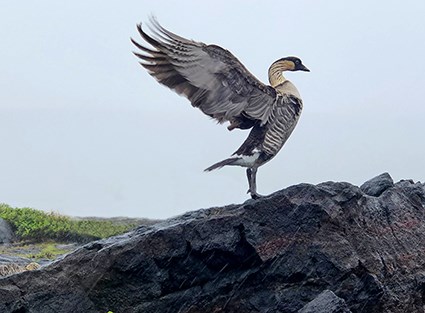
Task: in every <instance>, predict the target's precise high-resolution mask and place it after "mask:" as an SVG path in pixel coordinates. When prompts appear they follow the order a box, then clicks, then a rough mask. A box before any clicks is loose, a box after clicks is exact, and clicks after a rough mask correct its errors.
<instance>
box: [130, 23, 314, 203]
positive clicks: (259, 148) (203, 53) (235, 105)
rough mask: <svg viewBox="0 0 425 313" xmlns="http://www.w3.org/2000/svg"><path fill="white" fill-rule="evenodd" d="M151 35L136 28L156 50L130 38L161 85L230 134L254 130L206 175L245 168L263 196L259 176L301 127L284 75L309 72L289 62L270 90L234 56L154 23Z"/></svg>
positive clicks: (297, 100)
mask: <svg viewBox="0 0 425 313" xmlns="http://www.w3.org/2000/svg"><path fill="white" fill-rule="evenodd" d="M151 24H152V26H153V27H151V28H150V30H151V31H150V32H151V35H148V34H147V33H146V32H145V31H144V30H143V29H142V25H141V24H139V25H137V29H138V31H139V33H140V35H141V36H142V38H143V39H144V40H145V41H146V43H148V44H149V45H150V46H151V47H146V46H144V45H141V44H139V43H137V42H136V41H135V40H133V39H131V41H132V42H133V44H134V45H135V46H136V47H137V48H139V49H140V50H141V51H140V52H141V53H138V52H135V53H134V54H135V55H136V56H137V57H138V58H140V59H141V60H142V62H140V64H141V65H142V66H143V67H144V68H145V69H147V71H148V72H149V74H150V75H152V76H153V77H154V78H155V79H156V80H157V81H158V82H159V83H161V84H163V85H165V86H167V87H169V88H171V89H172V90H174V91H175V92H177V93H178V94H180V95H182V96H185V97H186V98H188V99H189V100H190V102H191V103H192V106H193V107H196V108H199V109H200V110H201V111H202V112H203V113H205V114H206V115H208V116H210V117H212V118H213V119H215V120H217V121H218V122H219V123H224V122H229V123H230V125H229V126H228V129H229V130H233V129H235V128H239V129H251V131H250V133H249V135H248V138H247V139H246V140H245V142H244V143H243V144H242V145H241V146H240V148H239V149H238V150H237V151H236V152H235V153H234V154H233V155H232V156H231V157H230V158H228V159H225V160H223V161H220V162H218V163H216V164H214V165H212V166H210V167H208V168H207V169H206V170H205V171H211V170H214V169H218V168H221V167H223V166H225V165H238V166H242V167H246V168H247V170H246V173H247V176H248V184H249V189H248V193H250V194H251V197H252V198H254V199H256V198H258V197H259V194H258V193H257V187H256V174H257V169H258V167H259V166H261V165H263V164H264V163H266V162H268V161H270V160H271V159H272V158H273V157H274V156H275V155H276V154H277V153H278V152H279V150H280V149H281V148H282V146H283V145H284V143H285V142H286V140H287V139H288V137H289V136H290V135H291V133H292V131H293V130H294V128H295V125H296V124H297V122H298V119H299V117H300V114H301V110H302V106H303V104H302V100H301V97H300V94H299V93H298V90H297V88H296V87H295V86H294V85H293V84H292V83H291V82H290V81H289V80H287V79H286V78H285V77H284V76H283V72H284V71H307V72H309V69H308V68H307V67H305V66H304V65H303V64H302V62H301V60H300V59H299V58H297V57H285V58H282V59H279V60H277V61H275V62H274V63H273V64H272V65H271V66H270V68H269V73H268V75H269V82H270V86H268V85H265V84H263V83H262V82H261V81H259V80H258V79H257V78H256V77H255V76H254V75H252V74H251V73H250V72H249V71H248V70H247V69H246V68H245V66H244V65H243V64H242V63H241V62H240V61H239V60H238V59H237V58H236V57H235V56H234V55H233V54H232V53H230V52H229V51H227V50H225V49H223V48H221V47H219V46H216V45H207V44H204V43H202V42H196V41H193V40H188V39H186V38H183V37H180V36H178V35H176V34H174V33H172V32H170V31H168V30H166V29H165V28H164V27H162V26H161V25H160V24H159V23H158V22H157V21H156V20H155V19H152V20H151Z"/></svg>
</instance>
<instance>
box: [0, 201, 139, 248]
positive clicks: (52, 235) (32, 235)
mask: <svg viewBox="0 0 425 313" xmlns="http://www.w3.org/2000/svg"><path fill="white" fill-rule="evenodd" d="M0 217H1V218H3V219H4V220H6V221H8V222H9V223H10V224H11V225H12V227H13V228H14V230H15V234H16V235H17V236H18V237H19V239H20V240H22V241H49V240H54V241H61V242H74V241H76V242H88V241H91V240H96V239H101V238H106V237H110V236H114V235H118V234H122V233H124V232H126V231H128V230H130V229H132V228H134V227H136V226H137V225H139V224H140V223H137V222H135V221H132V220H129V221H127V222H123V221H121V220H120V221H114V220H109V219H94V218H87V219H84V218H79V219H73V218H71V217H69V216H64V215H60V214H57V213H53V212H50V213H47V212H44V211H40V210H35V209H31V208H12V207H10V206H9V205H7V204H0Z"/></svg>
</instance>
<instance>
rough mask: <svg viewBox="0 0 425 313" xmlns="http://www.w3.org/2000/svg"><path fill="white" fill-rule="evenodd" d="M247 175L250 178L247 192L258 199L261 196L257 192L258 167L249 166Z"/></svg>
mask: <svg viewBox="0 0 425 313" xmlns="http://www.w3.org/2000/svg"><path fill="white" fill-rule="evenodd" d="M246 176H247V178H248V184H249V189H248V192H247V193H250V194H251V198H252V199H258V198H260V197H261V195H259V194H258V193H257V168H255V167H254V168H249V167H248V168H247V170H246Z"/></svg>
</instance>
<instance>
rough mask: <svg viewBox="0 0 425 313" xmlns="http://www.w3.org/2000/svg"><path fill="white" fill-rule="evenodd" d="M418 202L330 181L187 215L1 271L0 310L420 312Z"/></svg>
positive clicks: (406, 186) (421, 220) (422, 261)
mask: <svg viewBox="0 0 425 313" xmlns="http://www.w3.org/2000/svg"><path fill="white" fill-rule="evenodd" d="M424 204H425V191H424V186H423V185H422V184H420V183H416V184H415V183H412V182H410V181H402V182H399V183H396V184H394V186H392V187H391V188H388V189H386V190H385V192H383V193H382V194H381V195H380V196H370V195H367V194H365V193H364V192H363V191H362V190H361V189H360V188H358V187H355V186H353V185H350V184H348V183H333V182H328V183H323V184H319V185H317V186H314V185H308V184H301V185H297V186H293V187H290V188H287V189H285V190H282V191H279V192H277V193H274V194H272V195H271V196H268V197H265V198H261V199H259V200H248V201H246V202H245V203H244V204H242V205H231V206H227V207H221V208H211V209H206V210H199V211H195V212H190V213H187V214H184V215H182V216H179V217H176V218H173V219H169V220H167V221H164V222H161V223H158V224H155V225H151V226H142V227H140V228H139V229H138V230H136V231H133V232H130V233H128V234H126V235H123V236H119V237H114V238H110V239H107V240H103V241H97V242H93V243H90V244H88V245H86V246H84V247H82V248H80V249H78V250H77V251H75V252H73V253H71V254H69V255H67V256H66V257H64V258H63V259H61V260H58V261H56V262H54V263H53V264H51V265H49V266H46V267H44V268H42V269H41V270H37V271H32V272H24V273H20V274H16V275H12V276H9V277H6V278H3V279H0V312H44V313H49V312H55V313H56V312H73V313H74V312H89V313H91V312H93V313H94V312H96V313H97V312H108V310H111V311H113V312H170V313H171V312H181V313H183V312H188V313H189V312H190V313H195V312H269V313H271V312H299V311H300V310H301V312H303V311H304V312H311V309H314V308H316V310H317V312H321V311H319V309H326V308H329V309H334V310H336V309H340V311H329V312H348V311H347V309H346V308H347V307H348V309H349V310H350V311H351V312H354V313H356V312H368V313H369V312H372V313H373V312H403V313H404V312H424V304H425V209H424ZM309 310H310V311H309Z"/></svg>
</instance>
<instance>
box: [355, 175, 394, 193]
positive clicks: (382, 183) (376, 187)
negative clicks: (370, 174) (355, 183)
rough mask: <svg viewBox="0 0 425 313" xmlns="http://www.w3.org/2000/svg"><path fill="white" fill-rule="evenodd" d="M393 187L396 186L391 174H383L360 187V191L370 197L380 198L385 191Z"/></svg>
mask: <svg viewBox="0 0 425 313" xmlns="http://www.w3.org/2000/svg"><path fill="white" fill-rule="evenodd" d="M392 186H394V181H393V179H392V178H391V176H390V174H388V173H383V174H381V175H378V176H376V177H374V178H372V179H370V180H368V181H367V182H365V183H364V184H363V185H361V186H360V189H361V190H362V191H363V192H364V193H365V194H367V195H369V196H373V197H379V196H380V195H381V194H382V193H383V192H384V191H385V190H387V189H388V188H391V187H392Z"/></svg>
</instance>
